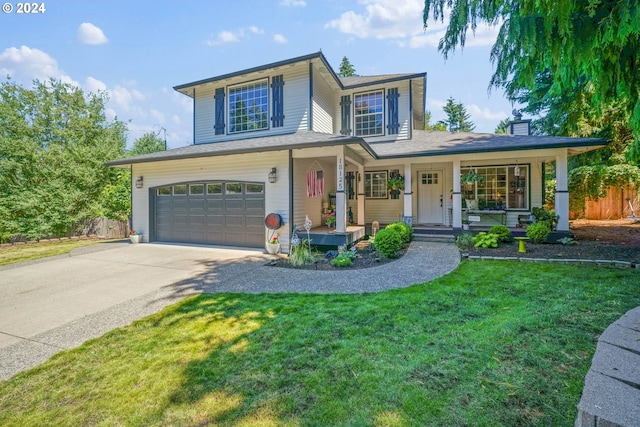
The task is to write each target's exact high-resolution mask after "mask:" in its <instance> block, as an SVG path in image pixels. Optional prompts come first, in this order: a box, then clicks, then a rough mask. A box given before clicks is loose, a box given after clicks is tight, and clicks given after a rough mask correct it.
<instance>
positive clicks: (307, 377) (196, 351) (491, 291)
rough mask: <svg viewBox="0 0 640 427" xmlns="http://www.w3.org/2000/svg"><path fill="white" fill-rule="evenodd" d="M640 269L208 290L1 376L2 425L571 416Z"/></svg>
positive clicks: (429, 422) (634, 298)
mask: <svg viewBox="0 0 640 427" xmlns="http://www.w3.org/2000/svg"><path fill="white" fill-rule="evenodd" d="M637 283H638V273H637V272H636V271H634V270H613V269H598V268H587V267H574V266H560V265H547V264H539V265H537V264H536V265H534V264H521V263H508V262H506V263H505V262H502V263H501V262H488V261H486V262H477V263H472V262H463V263H462V264H461V266H460V267H459V268H458V269H457V270H456V271H454V272H453V273H451V274H449V275H447V276H444V277H441V278H439V279H437V280H435V281H433V282H430V283H427V284H423V285H416V286H413V287H410V288H407V289H400V290H393V291H388V292H381V293H378V294H367V295H287V294H277V295H269V294H262V295H244V294H217V295H201V296H198V297H193V298H190V299H188V300H186V301H184V302H182V303H180V304H176V305H173V306H171V307H168V308H167V309H165V310H163V311H162V312H160V313H158V314H156V315H153V316H150V317H147V318H145V319H142V320H140V321H138V322H135V323H133V324H132V325H130V326H128V327H126V328H121V329H117V330H114V331H112V332H110V333H108V334H106V335H105V336H103V337H101V338H99V339H96V340H92V341H89V342H87V343H85V344H84V345H83V346H81V347H79V348H77V349H74V350H71V351H66V352H63V353H61V354H59V355H57V356H55V357H53V358H52V359H51V360H50V361H48V362H47V363H45V364H43V365H41V366H39V367H37V368H35V369H32V370H31V371H28V372H24V373H21V374H18V375H16V376H15V377H13V378H12V379H11V380H9V381H5V382H0V408H1V410H0V425H3V426H24V425H45V424H47V425H50V424H55V425H104V426H107V425H108V426H111V425H158V426H159V425H259V426H269V425H313V426H315V425H323V426H324V425H353V426H360V425H376V426H414V425H421V426H443V425H446V426H465V425H473V426H515V425H573V420H574V418H575V416H576V404H577V402H578V400H579V396H580V393H581V390H582V387H583V384H584V375H585V374H586V372H587V370H588V368H589V366H590V363H591V358H592V356H593V353H594V351H595V346H596V342H597V337H598V336H599V334H601V333H602V331H603V330H604V329H605V328H606V327H607V326H608V325H609V324H610V323H611V322H613V321H614V320H615V319H617V318H618V317H619V316H620V315H621V314H623V313H624V312H625V311H627V310H628V309H630V308H632V307H635V306H637V305H640V295H639V292H638V286H637Z"/></svg>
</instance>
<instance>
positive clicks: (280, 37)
mask: <svg viewBox="0 0 640 427" xmlns="http://www.w3.org/2000/svg"><path fill="white" fill-rule="evenodd" d="M273 41H274V42H276V43H289V40H287V38H286V37H285V36H283V35H282V34H276V35H274V36H273Z"/></svg>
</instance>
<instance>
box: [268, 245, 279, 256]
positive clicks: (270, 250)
mask: <svg viewBox="0 0 640 427" xmlns="http://www.w3.org/2000/svg"><path fill="white" fill-rule="evenodd" d="M279 251H280V243H276V244H275V245H274V244H272V243H267V253H270V254H271V255H275V254H277V253H278V252H279Z"/></svg>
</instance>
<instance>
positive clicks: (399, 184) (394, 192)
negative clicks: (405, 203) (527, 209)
mask: <svg viewBox="0 0 640 427" xmlns="http://www.w3.org/2000/svg"><path fill="white" fill-rule="evenodd" d="M387 186H388V187H389V189H390V190H389V192H390V194H391V198H392V199H397V198H399V197H400V191H401V190H402V191H404V176H402V175H395V176H391V178H389V179H388V180H387Z"/></svg>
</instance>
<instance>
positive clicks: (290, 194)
mask: <svg viewBox="0 0 640 427" xmlns="http://www.w3.org/2000/svg"><path fill="white" fill-rule="evenodd" d="M292 233H293V150H289V253H291V235H292Z"/></svg>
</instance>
